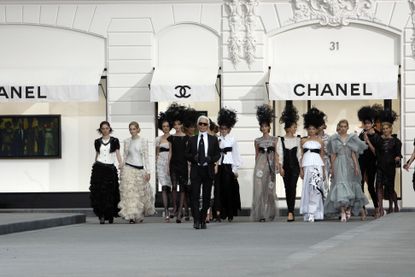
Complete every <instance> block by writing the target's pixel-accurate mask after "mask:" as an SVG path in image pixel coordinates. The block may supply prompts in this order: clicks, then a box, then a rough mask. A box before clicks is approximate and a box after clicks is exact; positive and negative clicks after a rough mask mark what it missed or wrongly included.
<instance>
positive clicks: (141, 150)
mask: <svg viewBox="0 0 415 277" xmlns="http://www.w3.org/2000/svg"><path fill="white" fill-rule="evenodd" d="M124 161H125V163H126V164H127V163H128V164H131V165H134V166H142V167H144V170H146V171H147V172H149V171H150V167H149V160H148V142H147V140H146V139H145V138H142V137H138V138H135V139H132V138H127V139H126V140H124Z"/></svg>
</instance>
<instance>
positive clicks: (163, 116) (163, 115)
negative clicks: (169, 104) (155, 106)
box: [157, 112, 173, 130]
mask: <svg viewBox="0 0 415 277" xmlns="http://www.w3.org/2000/svg"><path fill="white" fill-rule="evenodd" d="M164 122H168V123H169V128H170V129H171V127H172V125H173V124H172V122H171V121H169V119H168V118H167V115H166V113H163V112H160V113H159V116H158V117H157V127H158V128H159V129H160V130H162V129H163V128H162V127H163V123H164Z"/></svg>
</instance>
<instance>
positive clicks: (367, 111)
mask: <svg viewBox="0 0 415 277" xmlns="http://www.w3.org/2000/svg"><path fill="white" fill-rule="evenodd" d="M357 117H358V118H359V120H360V121H361V122H365V121H370V122H372V123H373V122H374V121H375V110H374V109H373V108H372V107H371V106H363V107H361V108H360V109H359V111H358V112H357Z"/></svg>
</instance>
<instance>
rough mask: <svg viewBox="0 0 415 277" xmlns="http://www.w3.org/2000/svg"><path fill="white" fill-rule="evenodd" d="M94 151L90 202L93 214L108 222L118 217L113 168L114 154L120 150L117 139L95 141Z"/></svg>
mask: <svg viewBox="0 0 415 277" xmlns="http://www.w3.org/2000/svg"><path fill="white" fill-rule="evenodd" d="M94 146H95V150H96V152H97V153H98V156H97V160H96V161H95V163H94V165H93V166H92V173H91V182H90V184H91V186H90V187H89V190H90V192H91V193H90V200H91V206H92V208H93V210H94V213H95V214H96V215H97V216H98V217H99V218H105V219H106V220H110V219H112V218H114V217H118V208H117V205H118V202H119V201H120V192H119V183H118V172H117V168H116V167H115V165H114V163H115V152H116V150H119V149H120V142H119V140H118V139H117V138H114V137H110V138H109V139H108V140H104V139H102V138H99V139H96V140H95V143H94Z"/></svg>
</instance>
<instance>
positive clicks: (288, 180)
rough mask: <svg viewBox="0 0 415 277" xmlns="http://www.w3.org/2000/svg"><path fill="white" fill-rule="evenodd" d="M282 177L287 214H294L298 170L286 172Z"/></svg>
mask: <svg viewBox="0 0 415 277" xmlns="http://www.w3.org/2000/svg"><path fill="white" fill-rule="evenodd" d="M284 171H285V175H284V178H283V180H284V187H285V198H286V201H287V208H288V212H289V213H294V206H295V197H296V194H297V181H298V177H299V176H300V173H299V170H298V171H297V170H290V169H288V170H286V169H284Z"/></svg>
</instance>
